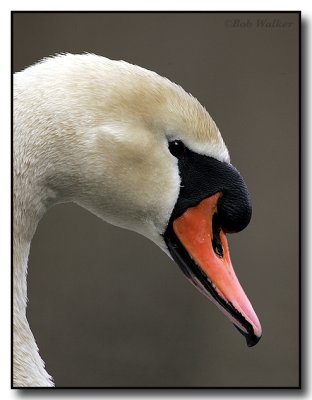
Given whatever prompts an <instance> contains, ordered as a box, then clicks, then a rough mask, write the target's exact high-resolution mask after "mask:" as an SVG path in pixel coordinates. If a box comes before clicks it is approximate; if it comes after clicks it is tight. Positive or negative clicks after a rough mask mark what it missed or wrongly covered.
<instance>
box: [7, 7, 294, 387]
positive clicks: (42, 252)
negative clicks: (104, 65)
mask: <svg viewBox="0 0 312 400" xmlns="http://www.w3.org/2000/svg"><path fill="white" fill-rule="evenodd" d="M274 20H275V21H278V22H279V23H276V22H275V23H274ZM267 23H269V24H267ZM270 23H271V26H269V25H270ZM283 24H284V25H285V26H280V25H283ZM298 40H299V15H298V14H297V13H278V14H271V13H261V14H260V13H253V14H248V13H15V14H14V15H13V68H14V71H19V70H21V69H23V68H25V67H27V66H29V65H31V64H33V63H35V62H36V61H38V60H40V59H41V58H43V57H46V56H49V55H53V54H55V53H60V52H71V53H82V52H93V53H96V54H99V55H104V56H106V57H109V58H112V59H123V60H126V61H128V62H130V63H134V64H138V65H140V66H143V67H145V68H148V69H151V70H153V71H156V72H157V73H159V74H160V75H163V76H166V77H167V78H169V79H171V80H172V81H174V82H176V83H179V84H180V85H181V86H182V87H183V88H184V89H185V90H187V91H188V92H191V93H192V94H193V95H194V96H195V97H197V98H198V99H199V101H200V102H201V103H202V104H203V105H204V106H205V107H206V108H207V110H208V111H209V113H210V114H211V115H212V117H213V118H214V119H215V121H216V123H217V125H218V126H219V129H220V131H221V133H222V135H223V138H224V140H225V142H226V144H227V146H228V148H229V150H230V154H231V159H232V162H233V164H234V165H235V166H236V167H237V168H238V169H239V170H240V171H241V173H242V175H243V177H244V179H245V181H246V183H247V185H248V186H249V189H250V192H251V195H252V200H253V218H252V222H251V224H250V225H249V226H248V228H247V229H246V230H244V231H243V232H241V233H240V234H237V235H233V236H230V238H229V241H230V249H231V256H232V261H233V264H234V268H235V269H236V272H237V274H238V277H239V279H240V281H241V283H242V285H243V287H244V288H245V290H246V292H247V295H248V296H249V298H250V300H251V301H252V303H253V305H254V308H255V310H256V312H257V314H258V316H259V318H260V320H261V323H262V327H263V338H262V340H261V341H260V342H259V344H258V345H257V346H256V347H254V348H248V347H247V346H246V343H245V341H244V339H243V337H242V336H241V335H240V334H239V333H238V332H237V330H236V329H234V327H233V326H232V325H231V323H229V321H228V320H227V319H226V318H225V317H224V316H223V315H222V314H221V313H220V312H219V311H218V310H217V308H216V307H215V306H214V305H212V304H211V303H210V302H209V301H208V300H207V299H206V298H204V297H203V296H202V295H201V294H200V293H199V292H197V291H196V289H195V288H194V287H192V286H191V285H190V284H189V283H188V282H187V280H186V279H185V278H184V276H183V275H182V273H181V272H180V270H179V268H178V267H177V266H176V265H175V264H174V263H173V262H172V261H171V260H170V259H169V258H168V257H167V256H166V255H165V254H164V253H162V252H161V250H160V249H158V248H157V247H156V246H155V245H154V244H153V243H151V242H149V241H148V240H147V239H145V238H143V237H140V236H139V235H138V234H135V233H133V232H128V231H125V230H121V229H119V228H116V227H114V226H110V225H108V224H106V223H103V222H102V221H100V220H99V219H97V218H96V217H95V216H94V215H92V214H90V213H89V212H87V211H86V210H84V209H82V208H79V207H78V206H76V205H74V204H65V205H59V206H56V207H54V208H52V209H51V210H50V211H49V212H48V213H47V214H46V215H45V217H44V218H43V219H42V221H41V222H40V224H39V227H38V230H37V233H36V235H35V237H34V239H33V243H32V248H31V254H30V260H29V273H28V288H29V292H28V293H29V306H28V319H29V321H30V325H31V328H32V331H33V333H34V336H35V338H36V340H37V343H38V345H39V348H40V353H41V356H42V357H43V359H44V360H45V362H46V366H47V370H48V372H49V373H50V374H51V375H52V376H53V377H54V378H55V383H56V385H57V386H120V387H122V386H143V387H149V386H190V387H192V386H206V387H213V386H221V387H228V386H243V387H250V386H261V387H262V386H268V387H276V386H285V387H292V386H296V385H298V369H299V364H298V360H299V352H298V349H299V347H298V346H299V342H298V340H299V335H298V332H299V326H298V319H299V312H298V304H299V291H298V285H299V279H298V273H299V263H298V258H299V245H298V207H299V203H298V195H299V179H298V165H299V155H298V151H299V150H298V149H299V147H298V141H299V132H298V124H299V122H298V121H299V113H298V102H299V98H298V90H299V89H298V79H299V76H298V74H299V69H298V52H299V44H298Z"/></svg>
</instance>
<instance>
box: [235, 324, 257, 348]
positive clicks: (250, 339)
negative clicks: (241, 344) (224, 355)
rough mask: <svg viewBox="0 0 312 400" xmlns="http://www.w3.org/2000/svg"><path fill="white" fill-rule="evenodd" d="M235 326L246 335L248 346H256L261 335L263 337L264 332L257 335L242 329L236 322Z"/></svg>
mask: <svg viewBox="0 0 312 400" xmlns="http://www.w3.org/2000/svg"><path fill="white" fill-rule="evenodd" d="M234 326H235V328H236V329H237V330H238V331H239V332H240V333H241V334H242V335H243V336H244V337H245V339H246V343H247V346H248V347H253V346H255V345H256V344H257V343H258V342H259V340H260V339H261V337H262V333H261V334H260V335H259V336H257V335H255V334H254V333H246V332H244V331H243V330H241V329H240V328H239V327H238V326H236V325H235V324H234Z"/></svg>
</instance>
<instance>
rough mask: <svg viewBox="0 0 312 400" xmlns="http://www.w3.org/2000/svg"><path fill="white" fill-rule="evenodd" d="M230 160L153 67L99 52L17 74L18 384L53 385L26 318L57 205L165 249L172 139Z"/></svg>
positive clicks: (173, 184) (185, 98) (183, 96)
mask: <svg viewBox="0 0 312 400" xmlns="http://www.w3.org/2000/svg"><path fill="white" fill-rule="evenodd" d="M173 138H179V139H181V140H183V141H184V143H185V144H186V145H187V146H188V147H189V148H190V149H192V150H194V151H197V152H198V153H201V154H206V155H209V156H212V157H215V158H217V159H219V160H221V161H226V162H229V155H228V151H227V148H226V146H225V144H224V142H223V140H222V138H221V135H220V133H219V131H218V129H217V127H216V125H215V123H214V121H213V120H212V118H211V117H210V116H209V114H208V112H207V111H206V110H205V109H204V108H203V107H202V106H201V105H200V104H199V102H198V101H197V100H196V99H195V98H194V97H192V96H191V95H189V94H187V93H186V92H185V91H184V90H183V89H182V88H181V87H180V86H178V85H176V84H174V83H172V82H170V81H169V80H168V79H165V78H162V77H160V76H159V75H157V74H156V73H154V72H151V71H148V70H146V69H143V68H140V67H138V66H134V65H131V64H128V63H126V62H123V61H111V60H109V59H107V58H104V57H99V56H96V55H93V54H84V55H71V54H66V55H59V56H56V57H54V58H48V59H45V60H43V61H42V62H40V63H38V64H36V65H34V66H31V67H29V68H27V69H25V70H24V71H22V72H19V73H16V74H15V75H14V145H13V151H14V221H13V223H14V225H13V228H14V241H13V251H14V258H13V265H14V292H13V297H14V360H13V361H14V365H13V368H14V369H13V371H14V385H15V386H52V385H53V382H52V379H51V377H50V376H49V375H48V373H47V372H46V371H45V369H44V363H43V361H42V360H41V358H40V356H39V353H38V348H37V345H36V342H35V339H34V337H33V335H32V333H31V330H30V328H29V325H28V322H27V319H26V303H27V284H26V275H27V259H28V254H29V249H30V243H31V239H32V237H33V235H34V233H35V230H36V227H37V224H38V222H39V220H40V218H41V217H42V216H43V214H44V213H45V212H46V210H47V209H48V208H49V207H50V206H52V205H53V204H56V203H59V202H66V201H74V202H77V203H78V204H80V205H82V206H83V207H85V208H87V209H88V210H90V211H92V212H93V213H94V214H96V215H98V216H99V217H100V218H102V219H104V220H106V221H108V222H110V223H112V224H115V225H118V226H121V227H124V228H127V229H131V230H134V231H137V232H139V233H141V234H143V235H145V236H147V237H148V238H150V239H151V240H153V241H154V242H155V243H156V244H157V245H158V246H159V247H161V248H162V249H163V250H164V251H166V252H167V250H166V248H165V245H164V241H163V239H162V236H161V234H162V233H163V232H164V230H165V228H166V225H167V222H168V219H169V217H170V214H171V212H172V209H173V207H174V205H175V202H176V200H177V197H178V193H179V187H180V178H179V172H178V168H177V162H176V159H175V158H174V157H173V156H172V155H171V154H170V153H169V151H168V140H169V139H173Z"/></svg>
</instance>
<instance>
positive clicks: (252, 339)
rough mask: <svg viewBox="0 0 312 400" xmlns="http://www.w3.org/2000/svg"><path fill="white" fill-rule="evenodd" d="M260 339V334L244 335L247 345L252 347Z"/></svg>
mask: <svg viewBox="0 0 312 400" xmlns="http://www.w3.org/2000/svg"><path fill="white" fill-rule="evenodd" d="M260 339H261V336H256V335H246V342H247V346H248V347H253V346H255V345H256V344H257V343H258V342H259V340H260Z"/></svg>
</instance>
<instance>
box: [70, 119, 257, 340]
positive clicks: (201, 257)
mask: <svg viewBox="0 0 312 400" xmlns="http://www.w3.org/2000/svg"><path fill="white" fill-rule="evenodd" d="M117 132H118V134H117ZM216 136H217V137H218V138H219V141H220V143H219V146H216V144H215V143H213V144H212V146H211V147H210V148H209V141H208V142H206V143H204V146H202V147H201V146H200V142H199V141H196V140H194V141H193V143H192V142H191V140H190V139H189V140H187V139H186V140H185V138H183V135H180V136H178V135H174V136H173V135H172V136H170V135H165V134H163V135H161V134H155V132H154V131H153V129H152V128H150V127H149V128H142V127H140V126H135V125H133V126H132V125H131V124H128V125H127V126H123V127H122V126H120V125H118V126H117V125H115V126H111V127H110V128H109V127H108V126H107V125H106V126H105V128H103V129H98V128H97V132H96V134H95V136H94V138H93V145H92V147H91V148H92V151H91V153H92V154H93V155H92V157H90V155H89V156H88V160H91V161H92V163H93V165H88V168H87V169H86V170H85V176H84V180H85V182H84V185H83V188H84V189H83V190H82V191H81V193H80V195H79V199H78V200H76V201H77V202H78V203H79V204H81V205H83V206H84V207H85V208H87V209H89V210H91V211H92V212H93V213H95V214H96V215H98V216H99V217H100V218H102V219H104V220H106V221H108V222H110V223H112V224H114V225H117V226H121V227H123V228H126V229H130V230H133V231H136V232H138V233H140V234H142V235H144V236H146V237H148V238H149V239H151V240H152V241H153V242H155V243H156V244H157V245H158V246H159V247H160V248H161V249H162V250H163V251H165V252H166V253H167V254H168V255H169V256H170V257H171V258H172V259H173V260H174V261H175V262H176V263H177V264H178V265H179V267H180V268H181V270H182V271H183V273H184V274H185V276H186V277H187V279H188V280H189V281H190V282H191V283H192V284H193V285H195V286H196V287H197V289H199V290H200V291H201V292H202V293H203V294H204V295H205V296H206V297H208V298H209V299H210V300H211V301H212V302H213V303H215V304H216V305H217V307H219V308H220V309H221V311H222V312H223V313H224V314H225V315H226V316H227V317H228V318H229V319H230V320H231V321H232V322H233V323H234V325H235V327H236V328H237V329H238V330H239V331H240V332H241V333H242V334H243V335H244V336H245V338H246V340H247V344H248V346H253V345H255V344H256V343H257V342H258V341H259V339H260V337H261V326H260V323H259V320H258V318H257V316H256V314H255V312H254V310H253V308H252V306H251V304H250V301H249V300H248V298H247V296H246V294H245V293H244V290H243V289H242V287H241V285H240V283H239V281H238V279H237V277H236V275H235V272H234V269H233V266H232V263H231V259H230V254H229V248H228V244H227V239H226V234H228V233H233V232H239V231H241V230H242V229H244V228H245V227H246V226H247V225H248V223H249V221H250V218H251V201H250V196H249V193H248V190H247V187H246V185H245V182H244V180H243V179H242V177H241V175H240V173H239V172H238V170H237V169H236V168H235V167H234V166H232V165H231V164H230V163H229V161H228V153H227V150H226V148H225V146H224V143H223V141H222V140H221V139H220V137H219V133H216ZM186 143H188V144H186ZM207 149H210V151H207ZM220 150H221V152H220ZM216 153H217V154H216Z"/></svg>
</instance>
